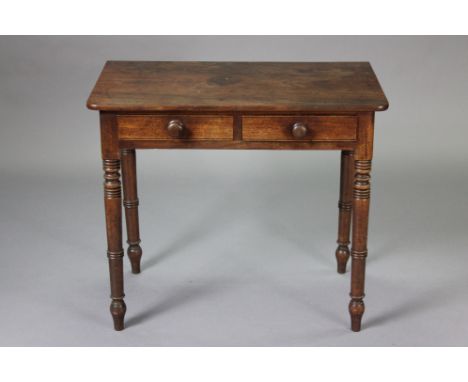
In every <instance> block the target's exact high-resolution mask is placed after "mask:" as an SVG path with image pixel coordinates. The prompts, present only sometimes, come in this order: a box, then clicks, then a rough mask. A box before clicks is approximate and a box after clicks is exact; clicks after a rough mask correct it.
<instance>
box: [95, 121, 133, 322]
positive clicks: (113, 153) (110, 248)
mask: <svg viewBox="0 0 468 382" xmlns="http://www.w3.org/2000/svg"><path fill="white" fill-rule="evenodd" d="M116 136H117V130H116V125H115V118H114V116H113V115H109V114H101V141H102V159H103V168H104V206H105V212H106V229H107V257H108V259H109V273H110V285H111V299H112V302H111V305H110V312H111V315H112V318H113V319H114V328H115V330H122V329H123V328H124V316H125V311H126V310H127V307H126V305H125V301H124V297H125V294H124V281H123V261H122V258H123V255H124V252H123V248H122V204H121V203H122V199H121V184H120V172H119V170H120V160H119V150H118V145H117V140H116V139H115V137H116Z"/></svg>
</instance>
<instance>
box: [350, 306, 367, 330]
mask: <svg viewBox="0 0 468 382" xmlns="http://www.w3.org/2000/svg"><path fill="white" fill-rule="evenodd" d="M364 310H365V307H364V301H362V300H351V301H350V302H349V314H350V315H351V330H352V331H353V332H359V331H361V320H362V315H363V314H364Z"/></svg>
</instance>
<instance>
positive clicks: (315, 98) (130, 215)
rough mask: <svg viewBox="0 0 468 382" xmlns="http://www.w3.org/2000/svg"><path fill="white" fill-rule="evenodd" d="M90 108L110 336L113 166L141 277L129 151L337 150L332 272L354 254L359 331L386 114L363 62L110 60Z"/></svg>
mask: <svg viewBox="0 0 468 382" xmlns="http://www.w3.org/2000/svg"><path fill="white" fill-rule="evenodd" d="M88 107H89V108H91V109H96V110H100V111H101V113H100V115H101V145H102V158H103V161H104V162H103V163H104V178H105V182H104V202H105V211H106V228H107V244H108V257H109V269H110V281H111V298H112V303H111V313H112V317H113V319H114V326H115V329H116V330H121V329H123V327H124V315H125V310H126V306H125V302H124V289H123V261H122V258H123V249H122V222H121V219H122V217H121V214H122V212H121V203H122V200H121V184H120V172H119V170H120V161H122V175H123V183H124V184H123V190H124V202H123V204H124V206H125V215H126V222H127V234H128V244H129V248H128V255H129V258H130V262H131V265H132V271H133V272H134V273H139V272H140V258H141V254H142V250H141V247H140V245H139V244H140V233H139V223H138V197H137V181H136V156H135V155H136V154H135V149H145V148H146V149H149V148H160V149H175V148H177V149H179V148H184V149H268V150H341V152H342V154H341V155H342V157H341V181H340V201H339V226H338V248H337V250H336V258H337V263H338V265H337V267H338V272H339V273H344V272H345V270H346V263H347V260H348V258H349V256H350V252H351V259H352V263H351V293H350V295H351V301H350V303H349V312H350V314H351V329H352V330H353V331H359V330H360V329H361V319H362V315H363V313H364V300H363V299H364V279H365V264H366V256H367V231H368V217H369V202H370V169H371V160H372V147H373V128H374V112H375V111H378V110H385V109H386V108H387V107H388V102H387V99H386V98H385V95H384V94H383V92H382V89H381V88H380V85H379V83H378V81H377V78H376V77H375V75H374V73H373V71H372V69H371V67H370V65H369V64H368V63H362V62H354V63H349V62H348V63H345V62H342V63H228V62H224V63H214V62H204V63H203V62H114V61H110V62H108V63H107V64H106V66H105V67H104V70H103V72H102V73H101V76H100V78H99V80H98V82H97V83H96V86H95V88H94V90H93V92H92V94H91V96H90V98H89V100H88ZM351 220H352V246H351V251H350V250H349V248H348V245H349V236H350V231H351Z"/></svg>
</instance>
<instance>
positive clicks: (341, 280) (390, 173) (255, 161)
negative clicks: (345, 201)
mask: <svg viewBox="0 0 468 382" xmlns="http://www.w3.org/2000/svg"><path fill="white" fill-rule="evenodd" d="M243 153H244V154H240V152H214V151H210V152H207V151H204V152H202V151H191V152H186V151H171V152H167V151H157V152H154V151H153V152H144V153H142V154H141V155H140V156H139V162H140V163H139V164H140V170H141V171H140V174H139V188H140V190H139V191H140V202H141V212H140V214H141V216H140V221H141V236H142V240H143V241H142V246H143V250H144V257H143V262H142V269H143V272H142V274H140V275H132V274H131V273H130V270H129V264H128V261H127V259H125V282H126V285H125V288H126V302H127V306H128V310H127V315H126V322H127V328H126V330H124V331H123V332H114V331H113V330H112V326H111V318H110V314H109V312H108V305H109V299H108V295H109V290H108V270H107V262H106V261H107V260H106V256H105V231H104V218H103V206H102V187H101V183H102V181H101V179H102V177H101V176H102V172H101V170H100V167H99V162H98V160H96V167H95V168H94V169H90V170H89V171H86V170H83V169H80V171H79V172H75V170H74V169H73V168H70V169H68V170H67V171H66V172H65V171H64V172H63V173H55V174H50V173H45V172H40V171H37V172H36V173H22V174H21V173H16V174H13V173H3V174H2V181H1V192H2V197H1V198H0V203H1V205H0V210H1V211H2V212H1V214H2V218H1V220H0V246H1V250H2V256H0V262H1V266H0V283H1V288H0V296H1V298H0V301H1V314H0V345H3V346H6V345H13V346H16V345H27V346H31V345H45V346H49V345H53V346H56V345H64V346H69V345H71V346H364V345H366V346H394V345H401V346H407V345H416V346H420V345H427V346H431V345H465V346H466V345H468V325H467V317H468V255H467V248H468V237H467V222H468V203H467V199H466V189H467V183H468V177H467V176H466V175H467V174H466V172H467V170H466V168H465V167H466V166H465V165H464V164H463V163H460V164H459V167H458V168H457V166H456V165H455V166H454V165H453V163H452V164H451V165H450V166H448V165H447V166H446V167H445V168H444V167H443V164H440V163H438V166H439V168H438V169H437V171H434V172H433V169H432V168H431V167H430V166H429V165H428V166H426V170H421V166H420V167H418V168H417V170H416V167H414V168H413V169H410V168H409V167H405V166H404V165H402V164H401V163H400V164H398V163H396V164H395V165H394V166H393V165H392V164H390V163H386V164H383V163H380V162H379V160H378V158H376V160H375V161H374V171H373V175H374V176H373V199H372V213H371V226H370V227H371V228H370V233H369V258H368V268H367V284H366V289H367V296H366V300H365V301H366V306H367V307H366V313H365V316H364V319H363V330H362V332H360V333H352V332H351V331H350V330H349V319H348V312H347V304H348V300H349V298H348V291H349V276H350V275H349V272H348V273H347V274H346V275H338V274H337V273H336V271H335V259H334V250H335V240H336V223H337V207H336V204H337V198H338V168H339V161H338V157H339V156H338V155H337V153H328V152H327V153H315V152H295V153H291V152H288V153H287V154H286V152H285V153H282V152H278V153H275V155H271V153H270V154H266V153H265V152H249V153H248V154H247V153H246V152H243ZM218 160H219V162H217V161H218ZM167 163H171V166H170V171H166V168H167V166H166V164H167ZM440 166H442V167H440ZM448 185H450V187H449V186H448Z"/></svg>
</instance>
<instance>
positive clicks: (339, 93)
mask: <svg viewBox="0 0 468 382" xmlns="http://www.w3.org/2000/svg"><path fill="white" fill-rule="evenodd" d="M87 105H88V107H89V108H90V109H95V110H103V111H118V112H139V111H149V112H154V111H180V110H182V111H184V112H186V111H191V110H201V111H205V112H206V111H218V112H225V111H228V112H232V111H242V112H252V111H261V112H272V111H282V112H284V111H288V112H290V111H300V112H307V111H309V112H312V111H334V112H336V111H378V110H385V109H386V108H387V107H388V101H387V99H386V98H385V95H384V93H383V91H382V89H381V87H380V85H379V82H378V80H377V77H376V76H375V74H374V72H373V70H372V68H371V66H370V65H369V63H368V62H151V61H108V62H107V63H106V65H105V67H104V69H103V71H102V73H101V75H100V77H99V79H98V81H97V83H96V86H95V87H94V90H93V92H92V93H91V96H90V97H89V99H88V103H87Z"/></svg>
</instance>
